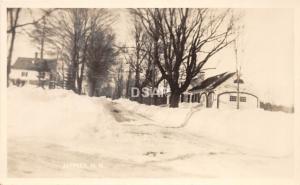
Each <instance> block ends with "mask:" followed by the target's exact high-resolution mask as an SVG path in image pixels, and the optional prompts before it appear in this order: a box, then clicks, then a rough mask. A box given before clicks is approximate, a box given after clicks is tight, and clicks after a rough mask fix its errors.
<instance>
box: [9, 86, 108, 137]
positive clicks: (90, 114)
mask: <svg viewBox="0 0 300 185" xmlns="http://www.w3.org/2000/svg"><path fill="white" fill-rule="evenodd" d="M99 101H105V100H103V99H94V98H88V97H86V96H79V95H76V94H74V93H73V92H71V91H66V90H59V89H55V90H43V89H41V88H36V87H24V88H17V87H11V88H9V90H8V128H9V129H8V131H9V136H12V137H25V138H26V137H38V138H43V139H46V140H49V141H53V140H56V141H58V142H71V141H72V140H76V139H77V140H79V139H81V140H82V139H84V138H91V137H93V133H96V131H99V130H102V132H101V133H102V134H109V129H106V128H108V127H109V125H111V124H109V123H110V122H111V121H112V120H113V119H112V118H111V117H109V115H108V114H106V113H105V108H104V107H103V106H102V105H103V103H102V104H101V103H98V102H99Z"/></svg>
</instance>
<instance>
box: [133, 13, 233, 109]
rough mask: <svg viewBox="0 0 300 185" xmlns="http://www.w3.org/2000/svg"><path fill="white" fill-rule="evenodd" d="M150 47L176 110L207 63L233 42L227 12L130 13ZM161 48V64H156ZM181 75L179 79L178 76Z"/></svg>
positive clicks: (172, 105) (159, 61)
mask: <svg viewBox="0 0 300 185" xmlns="http://www.w3.org/2000/svg"><path fill="white" fill-rule="evenodd" d="M131 11H132V12H133V13H134V14H135V15H137V16H138V17H139V18H140V20H141V22H142V24H143V26H144V28H145V29H146V30H147V32H148V34H149V35H150V36H151V38H152V40H153V43H154V56H156V57H154V59H155V64H156V65H157V67H158V68H159V70H160V72H161V75H162V77H163V78H164V79H166V80H167V81H168V83H169V86H170V89H171V97H170V107H178V103H179V99H180V94H181V93H182V92H184V91H186V89H187V88H188V87H189V85H190V83H191V80H192V79H193V77H195V76H196V75H197V74H198V73H199V72H200V70H201V69H202V67H203V66H204V65H205V64H206V63H207V62H208V61H209V59H210V58H211V57H212V56H214V55H215V54H216V53H218V52H219V51H221V50H222V49H223V48H225V47H226V46H228V45H229V44H230V43H232V42H233V40H234V29H233V25H234V22H235V21H234V18H233V16H232V14H231V12H230V10H215V9H172V8H171V9H133V10H131ZM159 43H161V44H162V49H163V55H162V58H163V60H159V58H160V57H159V56H158V55H159V53H158V51H159V47H158V44H159ZM180 72H183V75H182V76H183V78H182V79H180V75H181V73H180Z"/></svg>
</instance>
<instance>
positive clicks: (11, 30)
mask: <svg viewBox="0 0 300 185" xmlns="http://www.w3.org/2000/svg"><path fill="white" fill-rule="evenodd" d="M22 10H23V9H21V8H8V9H7V23H8V24H7V36H8V39H9V46H8V55H7V86H9V75H10V71H11V63H12V56H13V51H14V44H15V40H16V36H17V30H18V29H20V28H23V27H25V26H30V25H35V24H37V23H39V22H40V21H42V20H43V19H44V18H45V17H47V16H49V15H50V14H51V13H52V12H53V11H54V10H55V9H47V10H43V13H42V15H41V16H40V17H39V18H38V19H36V20H34V19H33V20H32V21H29V22H24V23H20V22H21V21H20V19H21V18H20V13H21V11H22Z"/></svg>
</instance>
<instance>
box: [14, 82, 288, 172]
mask: <svg viewBox="0 0 300 185" xmlns="http://www.w3.org/2000/svg"><path fill="white" fill-rule="evenodd" d="M292 133H293V114H286V113H278V112H277V113H274V112H266V111H263V110H259V109H257V110H224V109H220V110H218V109H203V108H201V107H199V106H198V105H197V104H182V105H181V106H180V108H177V109H170V108H168V107H158V106H147V105H142V104H138V103H136V102H131V101H129V100H125V99H120V100H114V101H112V100H110V99H106V98H103V97H101V98H96V97H94V98H90V97H87V96H79V95H76V94H74V93H72V92H71V91H66V90H43V89H41V88H35V87H23V88H16V87H11V88H9V89H8V137H9V140H8V148H9V149H8V151H9V162H8V168H9V175H10V176H12V177H16V176H17V177H20V176H24V177H28V176H29V177H43V176H45V177H59V176H61V177H74V176H76V175H77V176H87V177H99V176H101V177H122V176H126V177H128V176H132V177H171V176H175V177H180V176H183V177H187V176H191V177H228V176H229V177H230V176H231V177H249V176H251V177H253V176H254V177H258V176H263V177H274V176H279V177H280V176H283V177H286V176H291V175H292V170H293V169H292V166H293V165H292V163H293V147H292V146H293V134H292ZM33 151H34V152H33ZM32 155H34V158H33V157H32ZM24 159H25V160H24ZM33 163H34V164H33ZM98 163H99V164H100V166H101V167H99V165H98V166H97V168H96V167H95V166H93V167H94V168H92V169H91V166H90V165H89V164H98ZM72 164H73V165H72ZM79 164H82V165H79ZM83 164H84V165H83ZM66 165H67V166H68V168H66ZM74 166H76V167H74ZM78 166H79V167H78ZM41 169H42V170H41ZM57 169H60V172H58V171H57ZM77 176H76V177H77Z"/></svg>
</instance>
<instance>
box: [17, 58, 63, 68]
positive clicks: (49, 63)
mask: <svg viewBox="0 0 300 185" xmlns="http://www.w3.org/2000/svg"><path fill="white" fill-rule="evenodd" d="M56 66H57V60H56V59H44V60H43V61H42V60H41V59H35V58H25V57H19V58H18V59H17V61H16V62H15V63H14V64H13V65H12V69H25V70H32V71H42V72H50V71H56Z"/></svg>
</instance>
